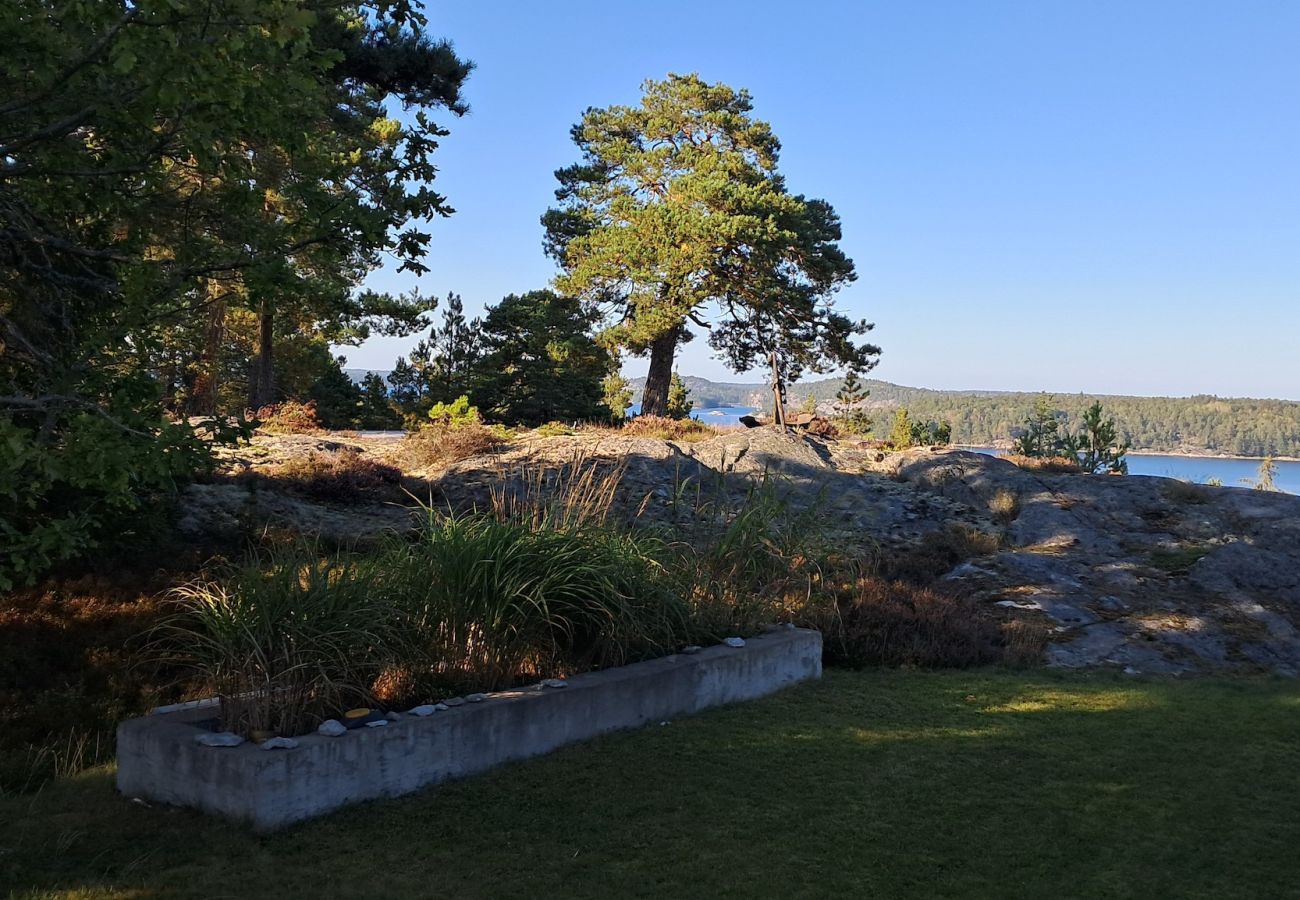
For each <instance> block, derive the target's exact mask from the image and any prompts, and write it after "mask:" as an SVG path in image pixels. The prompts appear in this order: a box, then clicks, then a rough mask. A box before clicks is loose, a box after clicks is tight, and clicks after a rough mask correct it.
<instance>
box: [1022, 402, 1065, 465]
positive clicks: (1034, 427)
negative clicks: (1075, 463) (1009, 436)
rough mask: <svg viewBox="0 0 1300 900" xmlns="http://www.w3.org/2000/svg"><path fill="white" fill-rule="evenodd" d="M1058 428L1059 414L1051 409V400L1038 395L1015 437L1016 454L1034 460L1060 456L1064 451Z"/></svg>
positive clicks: (1059, 422) (1059, 425)
mask: <svg viewBox="0 0 1300 900" xmlns="http://www.w3.org/2000/svg"><path fill="white" fill-rule="evenodd" d="M1060 427H1061V420H1060V414H1059V413H1057V412H1056V410H1055V409H1053V408H1052V398H1051V397H1050V396H1049V395H1047V394H1039V395H1038V398H1037V399H1036V400H1035V401H1034V409H1033V411H1032V412H1031V413H1030V414H1029V416H1028V417H1027V418H1026V419H1025V423H1024V426H1023V427H1022V428H1021V430H1020V433H1019V434H1017V435H1015V451H1016V453H1019V454H1020V455H1021V456H1031V457H1034V458H1036V459H1044V458H1047V457H1051V456H1060V455H1061V454H1062V453H1063V452H1065V449H1066V448H1065V446H1064V443H1063V441H1062V439H1061V436H1060V434H1059V433H1058V431H1059V429H1060Z"/></svg>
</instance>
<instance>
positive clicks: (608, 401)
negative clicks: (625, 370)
mask: <svg viewBox="0 0 1300 900" xmlns="http://www.w3.org/2000/svg"><path fill="white" fill-rule="evenodd" d="M600 387H601V402H602V403H603V404H604V406H605V409H606V410H607V411H608V413H609V418H610V421H611V422H613V423H615V424H618V423H619V422H622V421H623V420H624V419H626V418H627V410H628V407H630V406H631V405H632V385H631V384H629V383H628V380H627V379H626V378H624V377H623V376H622V374H620V373H619V372H616V371H615V372H610V373H609V374H608V375H606V376H605V380H604V381H602V382H601V383H600Z"/></svg>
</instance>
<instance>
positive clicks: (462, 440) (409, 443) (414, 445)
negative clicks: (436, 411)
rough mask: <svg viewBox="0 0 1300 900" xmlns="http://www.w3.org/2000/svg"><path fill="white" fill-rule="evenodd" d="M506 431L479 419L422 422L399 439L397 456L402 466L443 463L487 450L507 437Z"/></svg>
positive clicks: (496, 445)
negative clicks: (451, 423) (448, 423)
mask: <svg viewBox="0 0 1300 900" xmlns="http://www.w3.org/2000/svg"><path fill="white" fill-rule="evenodd" d="M510 437H511V436H510V433H509V432H508V431H505V430H504V429H502V428H500V427H488V426H486V425H483V424H481V423H469V424H462V425H458V426H446V425H425V426H424V427H422V428H420V429H419V430H418V431H415V432H413V433H411V434H408V435H407V436H406V437H405V438H403V439H402V443H401V446H400V447H399V448H398V458H399V460H400V461H401V462H402V464H403V466H404V467H408V468H426V469H427V468H432V467H434V466H446V465H450V464H451V463H454V462H459V461H460V460H462V459H469V458H470V457H471V456H478V455H480V454H483V453H490V452H491V451H493V450H496V449H498V448H500V447H501V446H503V445H504V444H506V443H508V442H509V441H510Z"/></svg>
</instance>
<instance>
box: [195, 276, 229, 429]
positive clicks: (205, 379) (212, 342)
mask: <svg viewBox="0 0 1300 900" xmlns="http://www.w3.org/2000/svg"><path fill="white" fill-rule="evenodd" d="M207 291H208V304H209V305H208V324H207V329H206V330H205V331H204V335H203V362H202V367H203V368H202V374H201V375H200V376H199V379H198V381H197V384H196V387H195V395H196V396H195V397H194V398H193V401H192V402H193V405H194V411H195V412H196V413H197V414H198V415H202V416H211V415H214V414H215V413H216V411H217V398H218V396H219V391H220V390H221V345H222V343H223V342H224V341H225V339H226V302H225V300H223V299H222V298H221V287H220V286H219V285H218V284H217V283H216V282H215V281H213V280H212V279H209V280H208V284H207Z"/></svg>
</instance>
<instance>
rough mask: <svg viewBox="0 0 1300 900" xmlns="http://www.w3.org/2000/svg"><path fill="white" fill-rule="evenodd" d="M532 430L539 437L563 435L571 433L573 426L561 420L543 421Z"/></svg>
mask: <svg viewBox="0 0 1300 900" xmlns="http://www.w3.org/2000/svg"><path fill="white" fill-rule="evenodd" d="M534 431H535V433H536V434H538V435H540V436H541V437H564V436H566V435H570V434H573V427H572V426H570V425H565V424H564V423H563V422H543V423H542V424H541V425H538V426H537V428H536V429H534Z"/></svg>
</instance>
